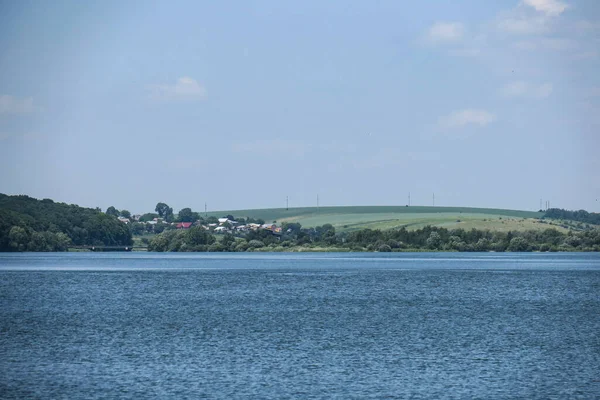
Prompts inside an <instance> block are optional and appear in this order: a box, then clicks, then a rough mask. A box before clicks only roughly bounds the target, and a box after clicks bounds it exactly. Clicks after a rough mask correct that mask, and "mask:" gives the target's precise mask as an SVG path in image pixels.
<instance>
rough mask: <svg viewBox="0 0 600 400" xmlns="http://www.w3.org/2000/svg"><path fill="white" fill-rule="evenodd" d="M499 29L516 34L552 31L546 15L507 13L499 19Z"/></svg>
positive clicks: (536, 33) (537, 33)
mask: <svg viewBox="0 0 600 400" xmlns="http://www.w3.org/2000/svg"><path fill="white" fill-rule="evenodd" d="M498 29H500V30H501V31H503V32H507V33H512V34H516V35H539V34H542V33H546V32H548V31H550V26H549V21H548V19H547V18H545V17H536V16H529V15H523V14H521V15H506V16H503V17H501V18H500V19H499V20H498Z"/></svg>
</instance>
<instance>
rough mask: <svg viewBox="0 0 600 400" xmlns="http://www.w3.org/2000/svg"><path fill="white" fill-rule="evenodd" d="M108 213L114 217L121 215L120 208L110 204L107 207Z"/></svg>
mask: <svg viewBox="0 0 600 400" xmlns="http://www.w3.org/2000/svg"><path fill="white" fill-rule="evenodd" d="M106 215H112V216H113V217H118V216H119V210H117V209H116V208H114V207H113V206H110V207H108V208H107V209H106Z"/></svg>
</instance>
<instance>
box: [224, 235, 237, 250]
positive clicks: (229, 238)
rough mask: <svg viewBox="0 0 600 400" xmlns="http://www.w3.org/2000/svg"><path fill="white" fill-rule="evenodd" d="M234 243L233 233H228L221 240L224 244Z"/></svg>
mask: <svg viewBox="0 0 600 400" xmlns="http://www.w3.org/2000/svg"><path fill="white" fill-rule="evenodd" d="M232 243H235V237H233V235H232V234H231V233H226V234H225V235H224V236H223V239H222V240H221V244H223V246H226V247H229V246H231V244H232Z"/></svg>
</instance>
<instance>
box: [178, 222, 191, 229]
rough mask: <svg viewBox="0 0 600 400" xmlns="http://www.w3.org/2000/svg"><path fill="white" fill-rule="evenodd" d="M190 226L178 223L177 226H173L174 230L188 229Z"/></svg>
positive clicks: (189, 223)
mask: <svg viewBox="0 0 600 400" xmlns="http://www.w3.org/2000/svg"><path fill="white" fill-rule="evenodd" d="M191 226H192V223H191V222H178V223H177V225H175V228H177V229H190V228H191Z"/></svg>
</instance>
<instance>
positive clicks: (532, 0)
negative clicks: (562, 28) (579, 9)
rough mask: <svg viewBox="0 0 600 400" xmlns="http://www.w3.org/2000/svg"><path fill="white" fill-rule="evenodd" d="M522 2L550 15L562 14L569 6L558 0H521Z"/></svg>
mask: <svg viewBox="0 0 600 400" xmlns="http://www.w3.org/2000/svg"><path fill="white" fill-rule="evenodd" d="M523 4H525V5H527V6H529V7H533V8H535V10H536V11H538V12H541V13H544V14H546V15H550V16H556V15H560V14H562V13H563V12H564V11H565V10H566V9H567V8H569V6H568V5H567V4H566V3H563V2H562V1H558V0H523Z"/></svg>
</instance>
